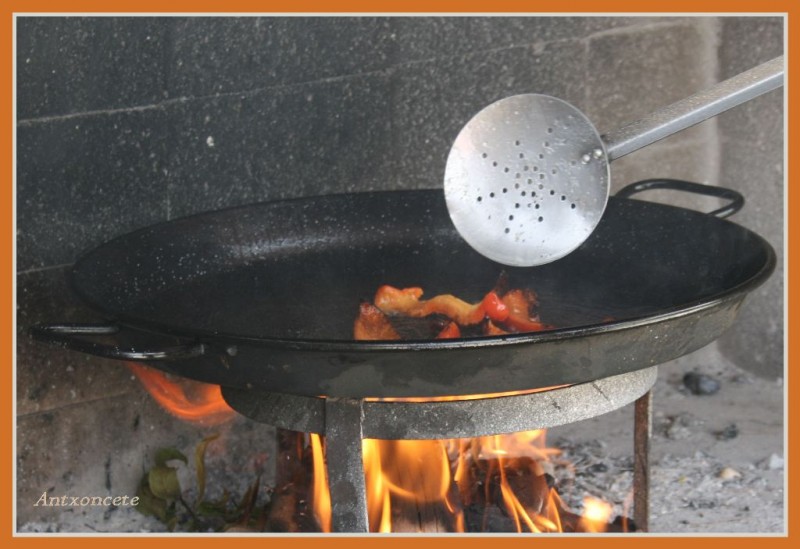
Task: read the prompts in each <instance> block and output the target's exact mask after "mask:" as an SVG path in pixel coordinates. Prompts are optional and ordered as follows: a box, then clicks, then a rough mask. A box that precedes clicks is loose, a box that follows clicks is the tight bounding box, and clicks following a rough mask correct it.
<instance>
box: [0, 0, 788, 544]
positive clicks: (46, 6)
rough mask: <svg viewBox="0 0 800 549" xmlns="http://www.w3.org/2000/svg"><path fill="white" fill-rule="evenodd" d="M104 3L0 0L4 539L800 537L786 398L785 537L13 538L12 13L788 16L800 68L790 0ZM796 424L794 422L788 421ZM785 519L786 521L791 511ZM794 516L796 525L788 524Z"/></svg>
mask: <svg viewBox="0 0 800 549" xmlns="http://www.w3.org/2000/svg"><path fill="white" fill-rule="evenodd" d="M110 4H111V2H108V0H78V1H71V2H69V3H68V5H62V4H61V3H59V2H56V1H53V0H50V1H48V0H30V1H22V0H7V1H6V2H4V3H3V7H2V8H0V11H1V12H2V30H0V33H1V34H2V49H3V54H4V55H3V56H2V58H0V63H2V67H1V70H2V73H3V74H6V75H9V80H8V81H7V82H8V84H7V85H5V86H4V87H3V89H2V99H3V103H4V104H5V105H7V106H8V108H6V109H3V111H2V115H0V116H2V127H4V128H6V130H5V131H3V132H2V133H1V134H0V140H2V143H1V144H2V147H3V149H4V150H6V151H8V152H7V153H6V154H7V155H8V156H6V158H8V159H9V160H8V163H7V168H6V169H4V170H3V176H4V182H5V183H6V184H5V185H4V186H3V187H2V189H3V199H2V201H1V202H0V203H1V204H2V205H1V206H0V207H2V211H3V214H4V215H3V216H2V219H3V220H4V223H5V224H6V226H7V227H8V233H7V234H8V237H7V238H3V239H2V241H0V242H2V244H0V245H1V246H2V252H3V253H2V257H3V267H4V268H3V270H2V274H0V277H2V283H3V287H4V288H5V291H3V292H2V294H1V295H2V298H0V299H2V309H3V311H4V314H3V315H2V317H1V318H2V320H0V323H2V330H0V337H1V338H2V339H0V349H1V350H2V353H3V355H2V356H3V358H4V360H3V364H5V365H6V370H5V376H4V378H5V379H6V384H5V391H4V392H5V397H6V398H4V399H2V401H3V403H4V405H3V420H4V421H3V424H2V434H3V435H4V436H3V438H2V450H3V451H2V458H0V465H2V471H3V472H4V474H2V475H0V494H2V496H0V497H2V500H0V508H1V509H2V510H3V512H4V513H3V517H2V521H3V522H2V525H3V526H2V534H1V535H2V538H0V539H2V541H8V542H11V543H14V544H16V545H20V546H34V545H38V544H42V543H56V544H58V545H59V547H64V546H66V547H70V546H76V547H77V546H81V547H85V546H98V547H99V546H105V545H108V544H109V543H113V544H115V545H120V546H128V547H132V546H133V545H134V544H136V545H137V546H138V545H140V544H142V543H145V544H157V545H165V546H166V545H167V544H168V545H169V546H170V547H175V546H176V545H178V544H185V545H187V546H192V547H197V546H198V545H201V546H210V545H211V544H212V543H216V542H217V540H218V539H219V540H224V543H235V544H237V546H238V545H240V544H243V545H246V546H248V547H250V546H256V545H258V546H260V547H264V546H269V547H276V546H287V547H305V546H309V547H311V546H313V547H318V546H319V545H320V544H322V545H325V546H326V547H342V548H348V549H352V548H356V547H359V548H360V547H368V546H373V545H374V544H376V543H378V544H380V545H382V546H386V547H400V546H405V545H408V544H414V546H418V547H431V548H434V547H436V548H441V547H443V546H444V545H448V546H453V547H458V548H463V549H473V548H475V549H477V548H478V547H481V548H482V549H484V548H485V546H486V544H487V543H490V544H495V543H502V544H503V546H504V547H511V546H514V547H522V546H523V544H524V545H525V546H529V545H530V544H532V543H535V544H537V545H541V544H554V543H556V544H558V545H559V547H563V546H564V545H565V544H566V545H568V546H574V545H577V544H579V543H592V544H599V545H605V546H608V547H612V546H619V545H622V544H627V545H629V546H630V544H641V543H647V544H648V545H650V544H656V545H658V546H663V547H667V546H669V545H673V544H676V543H680V544H691V545H696V546H700V545H701V544H702V545H703V546H706V545H708V544H711V545H717V544H719V546H720V547H725V549H740V548H741V549H751V547H752V545H753V543H754V542H755V543H758V544H759V545H764V546H766V545H769V546H776V547H786V546H788V543H789V542H790V541H791V539H792V538H795V541H797V540H796V538H798V534H797V529H798V523H797V517H798V516H799V514H798V491H800V485H799V483H798V480H797V479H798V476H797V474H796V468H795V465H796V464H797V463H798V459H797V456H798V438H799V437H800V433H798V427H797V421H796V418H798V403H797V401H796V400H793V399H792V398H789V399H788V407H789V410H788V417H787V419H788V420H789V421H788V425H787V429H788V430H789V448H788V453H787V456H788V457H789V458H790V461H787V476H788V478H789V493H788V496H787V504H788V507H787V508H788V511H789V513H788V516H789V517H790V519H789V534H790V535H789V538H768V537H759V538H756V539H753V538H737V537H727V538H721V537H687V538H666V537H652V538H651V537H648V538H646V539H642V538H636V537H631V538H624V537H623V538H565V537H537V538H536V539H535V540H534V539H531V538H530V537H499V536H491V537H488V539H487V537H448V538H416V537H391V538H389V537H387V538H378V539H376V538H374V537H370V538H355V537H326V538H309V537H303V538H298V537H286V538H238V539H231V538H230V537H223V536H220V537H218V538H207V537H192V538H187V537H183V538H175V537H163V538H161V537H159V538H142V537H136V536H135V535H132V536H130V537H125V538H113V539H109V538H107V537H103V538H87V537H77V538H64V537H58V538H12V532H13V530H14V525H13V524H12V518H11V505H13V500H14V499H15V494H14V493H13V491H12V479H11V471H12V460H13V459H14V456H13V455H12V448H11V437H12V432H11V428H12V422H13V421H14V417H13V404H12V402H13V401H12V398H11V397H12V377H11V376H12V369H13V367H14V364H13V361H12V330H13V324H12V322H13V320H12V319H13V315H14V314H15V311H14V310H13V294H12V291H11V290H12V284H13V280H14V272H13V266H12V250H13V248H12V246H13V238H14V230H13V226H12V221H11V220H12V201H13V194H12V188H13V187H12V177H13V175H12V166H13V149H12V139H13V135H14V128H13V117H12V113H13V107H12V100H13V99H12V97H13V95H12V93H13V87H12V86H13V72H12V70H13V69H12V51H13V35H12V29H13V14H14V13H32V12H59V13H69V12H96V13H118V12H140V11H146V12H156V13H172V12H195V13H197V12H201V13H205V12H220V13H221V12H275V13H278V12H370V13H372V12H417V13H422V12H425V13H431V12H480V13H483V12H490V11H491V12H520V13H521V12H538V13H548V12H549V13H562V12H564V11H567V10H569V11H571V12H591V13H595V12H598V11H602V12H616V13H622V12H630V13H634V12H636V13H643V12H651V13H667V12H683V13H698V12H702V13H714V12H719V13H768V12H771V13H787V14H789V32H788V36H789V41H788V42H789V44H788V51H787V57H788V58H789V65H788V76H789V77H788V79H787V86H788V87H789V89H791V87H792V86H793V84H794V83H795V82H796V80H797V79H796V78H794V77H793V75H794V74H795V73H796V72H797V70H798V62H797V56H796V55H794V54H795V53H796V51H797V47H796V45H797V44H796V42H797V40H796V39H795V35H796V33H797V27H798V25H797V21H796V17H797V13H798V11H799V10H798V9H797V8H796V7H795V6H794V4H796V2H792V1H790V0H760V1H758V2H754V1H741V0H728V1H720V0H671V1H664V0H655V1H651V2H648V3H646V4H645V3H643V2H641V3H638V2H633V1H631V0H627V1H623V0H607V1H605V2H603V3H602V4H600V3H598V2H596V1H593V2H590V1H587V0H573V1H572V2H569V4H566V3H561V2H552V1H550V2H544V1H541V0H539V1H537V0H493V1H492V2H490V3H481V2H476V1H475V0H458V1H457V0H426V1H421V0H384V1H382V2H381V3H380V4H379V5H378V4H377V3H375V2H367V1H364V0H345V1H341V2H333V1H322V0H294V1H292V2H283V3H276V2H274V1H271V2H255V1H246V0H226V1H225V2H212V1H209V0H191V1H190V0H138V1H137V0H118V1H117V2H114V3H113V5H110ZM790 106H791V105H790V104H787V105H786V109H787V112H788V115H789V140H788V143H789V145H788V147H787V151H788V153H789V154H788V156H787V158H788V159H789V160H788V161H789V165H788V170H787V176H786V177H787V182H788V181H789V180H790V178H792V176H793V175H794V171H793V169H792V168H794V165H795V164H796V162H795V161H794V158H793V155H792V154H791V153H792V152H793V150H794V148H793V147H792V146H791V145H793V144H794V143H793V141H794V140H793V139H792V138H793V137H794V136H795V134H796V132H797V126H798V117H797V114H796V110H794V109H791V108H790ZM796 184H800V182H790V183H787V186H788V189H789V193H788V203H787V216H788V213H789V212H790V211H792V210H796V209H797V208H796V206H797V204H796V202H797V200H798V199H797V195H798V193H796V192H792V191H793V189H794V186H793V185H796ZM797 231H798V221H797V220H794V219H793V218H792V217H791V216H788V238H787V246H788V251H789V254H788V255H787V273H792V272H794V271H795V267H796V264H795V263H796V262H795V261H794V258H793V256H792V253H791V252H792V251H793V247H794V246H793V244H794V241H795V238H794V236H795V235H796V233H797ZM791 281H792V279H791V278H790V279H788V280H787V281H786V287H787V288H788V304H789V311H790V315H789V322H788V324H787V326H786V334H787V337H789V334H791V326H792V320H793V312H794V310H796V301H797V297H796V294H795V293H794V292H792V291H791V290H792V285H791V284H790V282H791ZM795 347H796V345H795V344H793V343H791V342H790V344H789V353H788V360H789V365H790V368H789V372H790V373H791V372H793V368H792V367H791V366H793V362H794V361H793V358H794V355H795V352H794V351H795ZM786 382H787V383H788V384H789V387H788V391H789V394H790V395H795V394H798V393H799V392H800V391H799V390H798V381H797V376H796V375H790V376H789V377H788V378H787V380H786ZM792 418H795V421H792ZM792 513H793V515H792ZM792 518H794V520H792Z"/></svg>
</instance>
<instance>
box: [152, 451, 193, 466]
mask: <svg viewBox="0 0 800 549" xmlns="http://www.w3.org/2000/svg"><path fill="white" fill-rule="evenodd" d="M173 459H177V460H179V461H182V462H184V463H185V464H187V465H188V464H189V460H188V459H186V456H184V455H183V454H182V453H181V451H180V450H178V449H177V448H159V449H158V450H157V451H156V457H155V462H156V467H164V466H166V465H167V462H168V461H172V460H173Z"/></svg>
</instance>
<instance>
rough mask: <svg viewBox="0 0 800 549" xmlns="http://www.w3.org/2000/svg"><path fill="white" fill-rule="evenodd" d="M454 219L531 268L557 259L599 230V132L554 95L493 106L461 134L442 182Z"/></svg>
mask: <svg viewBox="0 0 800 549" xmlns="http://www.w3.org/2000/svg"><path fill="white" fill-rule="evenodd" d="M444 191H445V199H446V202H447V209H448V211H449V213H450V218H451V219H452V221H453V224H454V225H455V227H456V230H457V231H458V232H459V234H460V235H461V236H462V237H463V238H464V240H466V241H467V243H468V244H469V245H470V246H472V247H473V248H474V249H475V250H476V251H478V252H479V253H480V254H482V255H484V256H486V257H488V258H489V259H492V260H494V261H497V262H498V263H502V264H505V265H511V266H519V267H530V266H534V265H542V264H545V263H549V262H551V261H555V260H556V259H560V258H562V257H564V256H565V255H567V254H569V253H570V252H572V251H573V250H575V249H576V248H577V247H578V246H580V245H581V244H582V243H583V242H584V241H585V240H586V239H587V238H588V237H589V236H590V235H591V234H592V232H593V231H594V229H595V227H596V226H597V224H598V223H599V222H600V219H601V218H602V216H603V212H604V211H605V208H606V204H607V202H608V194H609V166H608V161H607V160H606V154H605V146H604V144H603V140H602V139H601V138H600V134H599V133H598V132H597V130H596V129H595V127H594V126H593V125H592V123H591V122H590V121H589V119H588V118H586V116H585V115H584V114H583V113H581V112H580V111H579V110H578V109H576V108H575V107H573V106H572V105H570V104H569V103H566V102H565V101H562V100H560V99H557V98H555V97H550V96H547V95H539V94H523V95H515V96H512V97H507V98H505V99H501V100H500V101H497V102H495V103H492V104H491V105H489V106H488V107H486V108H485V109H483V110H482V111H480V112H479V113H478V114H476V115H475V116H474V117H473V118H472V119H471V120H470V121H469V122H468V123H467V125H466V126H464V128H463V129H462V130H461V132H460V133H459V135H458V137H457V138H456V140H455V142H454V143H453V146H452V148H451V150H450V154H449V156H448V158H447V166H446V169H445V179H444Z"/></svg>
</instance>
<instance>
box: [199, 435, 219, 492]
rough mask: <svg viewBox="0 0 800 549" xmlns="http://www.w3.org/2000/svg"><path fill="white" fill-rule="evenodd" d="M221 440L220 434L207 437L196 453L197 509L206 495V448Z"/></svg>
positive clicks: (201, 442)
mask: <svg viewBox="0 0 800 549" xmlns="http://www.w3.org/2000/svg"><path fill="white" fill-rule="evenodd" d="M218 438H219V433H217V434H214V435H210V436H207V437H206V438H204V439H203V440H202V441H200V444H198V445H197V448H196V449H195V451H194V466H195V469H196V471H197V500H196V503H195V507H197V506H198V505H199V504H200V503H201V502H202V501H203V497H204V496H205V495H206V447H208V444H209V443H210V442H212V441H214V440H216V439H218Z"/></svg>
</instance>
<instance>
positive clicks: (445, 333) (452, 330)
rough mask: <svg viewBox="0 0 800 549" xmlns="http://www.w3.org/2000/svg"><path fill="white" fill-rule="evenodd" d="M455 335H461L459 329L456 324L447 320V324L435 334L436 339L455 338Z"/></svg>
mask: <svg viewBox="0 0 800 549" xmlns="http://www.w3.org/2000/svg"><path fill="white" fill-rule="evenodd" d="M457 337H461V330H459V329H458V324H456V323H455V322H448V323H447V326H445V327H444V328H442V331H441V332H439V335H437V336H436V339H455V338H457Z"/></svg>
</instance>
